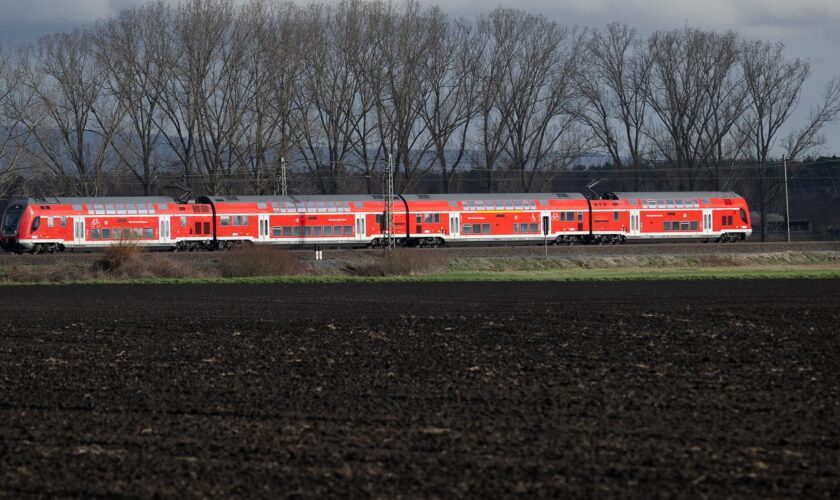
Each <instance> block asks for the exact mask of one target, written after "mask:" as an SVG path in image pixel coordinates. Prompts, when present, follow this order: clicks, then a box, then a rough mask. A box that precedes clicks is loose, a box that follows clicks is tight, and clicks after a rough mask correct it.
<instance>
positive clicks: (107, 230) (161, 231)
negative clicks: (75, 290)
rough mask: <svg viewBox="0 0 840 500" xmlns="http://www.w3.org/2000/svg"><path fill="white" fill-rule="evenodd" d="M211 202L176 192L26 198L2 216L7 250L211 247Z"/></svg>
mask: <svg viewBox="0 0 840 500" xmlns="http://www.w3.org/2000/svg"><path fill="white" fill-rule="evenodd" d="M212 225H213V214H212V210H211V208H210V207H209V206H206V205H199V204H194V203H178V202H177V201H176V200H174V199H173V198H169V197H163V196H157V197H109V198H27V199H21V200H13V201H11V202H10V203H9V205H8V207H7V209H6V211H5V213H4V215H3V218H2V222H0V234H2V237H3V240H2V241H1V242H0V244H2V246H3V248H4V249H6V250H8V251H28V252H33V253H40V252H55V251H61V250H64V249H74V248H98V247H104V246H108V245H112V244H113V243H114V242H120V241H131V242H132V243H133V244H136V245H139V246H145V247H160V248H175V247H177V248H208V249H209V248H211V247H212V246H213V244H214V237H213V232H212Z"/></svg>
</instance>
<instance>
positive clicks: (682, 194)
mask: <svg viewBox="0 0 840 500" xmlns="http://www.w3.org/2000/svg"><path fill="white" fill-rule="evenodd" d="M608 195H612V196H615V199H616V200H627V199H635V198H639V199H645V198H647V199H651V198H671V199H673V198H741V196H740V195H739V194H737V193H733V192H732V191H639V192H632V191H626V192H616V193H608Z"/></svg>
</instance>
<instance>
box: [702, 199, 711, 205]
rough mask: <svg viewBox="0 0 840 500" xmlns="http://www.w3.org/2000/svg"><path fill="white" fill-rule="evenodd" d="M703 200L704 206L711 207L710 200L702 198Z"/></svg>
mask: <svg viewBox="0 0 840 500" xmlns="http://www.w3.org/2000/svg"><path fill="white" fill-rule="evenodd" d="M702 200H703V204H704V205H710V204H711V203H709V199H708V198H702Z"/></svg>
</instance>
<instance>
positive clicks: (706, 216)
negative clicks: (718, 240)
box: [703, 209, 714, 234]
mask: <svg viewBox="0 0 840 500" xmlns="http://www.w3.org/2000/svg"><path fill="white" fill-rule="evenodd" d="M712 233H714V230H713V229H712V211H711V210H709V209H704V210H703V234H712Z"/></svg>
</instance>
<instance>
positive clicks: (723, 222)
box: [720, 215, 726, 225]
mask: <svg viewBox="0 0 840 500" xmlns="http://www.w3.org/2000/svg"><path fill="white" fill-rule="evenodd" d="M720 223H721V224H724V225H725V224H726V216H725V215H721V216H720Z"/></svg>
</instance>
